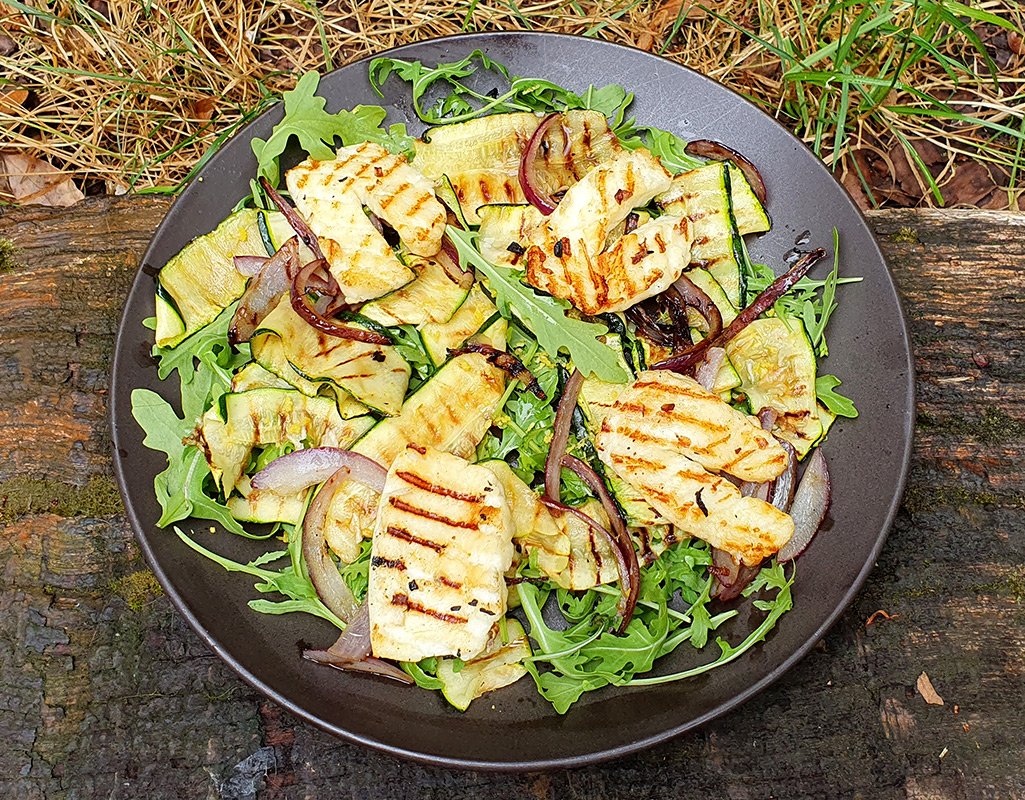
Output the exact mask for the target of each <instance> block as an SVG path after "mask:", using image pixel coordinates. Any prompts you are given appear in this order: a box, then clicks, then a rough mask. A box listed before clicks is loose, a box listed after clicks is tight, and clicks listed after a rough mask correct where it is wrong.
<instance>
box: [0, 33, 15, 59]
mask: <svg viewBox="0 0 1025 800" xmlns="http://www.w3.org/2000/svg"><path fill="white" fill-rule="evenodd" d="M17 49H18V45H17V43H16V42H15V41H14V39H12V38H11V37H10V36H8V35H7V34H6V33H4V32H3V30H0V56H9V55H11V53H13V52H14V51H15V50H17Z"/></svg>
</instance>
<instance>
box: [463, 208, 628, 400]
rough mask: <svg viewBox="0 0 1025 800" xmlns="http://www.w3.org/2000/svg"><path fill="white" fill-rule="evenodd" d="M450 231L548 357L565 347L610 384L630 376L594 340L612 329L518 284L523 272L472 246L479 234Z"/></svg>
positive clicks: (502, 306)
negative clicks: (581, 317) (574, 314)
mask: <svg viewBox="0 0 1025 800" xmlns="http://www.w3.org/2000/svg"><path fill="white" fill-rule="evenodd" d="M447 231H448V236H449V238H450V239H451V240H452V243H453V244H454V245H455V248H456V250H457V252H458V253H459V261H460V263H461V264H462V265H463V266H464V267H466V266H467V265H469V266H472V267H474V268H475V269H477V270H479V271H480V272H481V273H483V274H484V275H485V276H486V277H487V279H488V284H489V286H490V288H491V291H492V292H494V293H495V305H496V306H498V310H499V312H500V313H501V314H502V316H503V317H505V318H506V319H510V318H512V317H513V315H515V317H516V318H517V319H519V320H521V321H522V322H523V323H524V324H525V325H526V326H527V328H529V329H530V330H531V331H532V332H533V333H534V335H535V336H536V337H537V341H538V343H539V344H540V345H541V347H542V349H543V350H544V351H545V352H546V353H547V354H548V356H549V357H550V358H552V359H553V360H554V359H558V358H559V351H560V350H561V349H565V350H566V352H567V353H568V354H569V357H570V358H571V359H572V360H573V365H574V366H575V367H576V368H577V369H579V370H580V371H581V372H582V373H583V374H584V375H585V376H587V375H595V376H597V377H598V378H600V379H601V380H603V381H609V382H610V383H626V382H627V381H628V380H630V375H629V373H628V372H627V371H626V369H625V368H624V367H623V365H622V364H620V362H619V358H618V357H617V356H616V353H615V352H614V351H613V350H612V348H611V347H609V346H608V345H605V344H603V343H602V342H599V341H598V339H597V338H596V337H598V336H601V335H603V334H605V333H608V328H607V327H606V326H604V325H598V324H596V323H593V322H584V321H583V320H579V319H575V318H573V317H571V316H569V315H568V314H567V313H566V312H567V311H569V309H570V304H569V303H568V302H566V301H565V300H558V299H556V298H554V297H552V296H551V295H547V294H542V293H539V292H537V291H535V290H534V289H532V288H530V287H529V286H526V285H525V284H523V283H521V282H520V280H519V278H520V277H521V273H519V272H516V271H514V270H510V269H506V268H504V267H496V266H495V265H494V264H492V263H490V262H489V261H487V260H486V259H485V258H484V257H483V256H482V255H481V254H480V253H479V252H477V250H476V249H475V247H474V244H475V241H476V237H477V235H478V234H476V233H471V232H468V231H462V230H459V229H458V228H453V227H452V226H451V225H449V226H448V228H447Z"/></svg>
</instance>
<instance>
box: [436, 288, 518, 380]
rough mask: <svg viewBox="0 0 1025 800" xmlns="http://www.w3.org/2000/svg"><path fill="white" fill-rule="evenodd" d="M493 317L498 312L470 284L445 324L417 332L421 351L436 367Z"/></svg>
mask: <svg viewBox="0 0 1025 800" xmlns="http://www.w3.org/2000/svg"><path fill="white" fill-rule="evenodd" d="M496 313H498V309H497V308H496V307H495V304H494V303H492V302H491V298H489V297H488V295H487V292H485V291H484V289H482V288H481V285H480V284H479V283H474V284H473V286H472V287H471V288H470V291H469V293H468V294H467V296H466V300H465V301H464V302H463V304H462V305H461V306H459V308H458V309H457V310H456V312H455V313H454V314H453V315H452V317H451V318H450V319H449V320H448V321H447V322H441V323H439V322H429V323H427V324H426V325H424V326H423V327H422V328H421V329H420V338H421V340H422V341H423V343H424V349H425V350H427V355H428V356H430V358H431V361H433V362H434V365H435V366H436V367H440V366H441V365H442V364H444V363H445V360H446V359H447V358H448V351H449V350H455V349H456V348H458V347H461V346H462V345H463V343H464V342H465V341H466V340H467V339H468V338H470V337H471V336H473V335H474V334H475V333H477V332H478V331H479V330H480V329H481V328H482V327H483V325H484V323H485V322H487V321H488V320H489V319H490V318H491V317H492V316H494V315H495V314H496ZM499 349H504V347H503V348H499Z"/></svg>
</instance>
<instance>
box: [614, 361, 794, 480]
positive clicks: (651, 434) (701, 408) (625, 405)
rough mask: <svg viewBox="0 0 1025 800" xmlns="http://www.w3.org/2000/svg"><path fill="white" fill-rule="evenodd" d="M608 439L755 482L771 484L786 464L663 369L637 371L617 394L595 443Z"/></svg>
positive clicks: (758, 432)
mask: <svg viewBox="0 0 1025 800" xmlns="http://www.w3.org/2000/svg"><path fill="white" fill-rule="evenodd" d="M611 434H619V435H622V436H625V437H627V438H629V439H632V440H633V441H635V442H637V443H638V445H643V446H650V447H656V448H669V449H672V450H675V451H677V452H682V453H683V454H684V455H686V456H687V457H688V458H690V459H693V460H694V461H696V462H697V463H698V464H700V465H701V466H702V467H704V468H706V469H710V470H715V471H717V472H727V473H729V474H730V475H734V476H736V477H737V478H740V479H741V480H744V481H752V482H755V483H762V482H763V481H770V480H772V479H773V478H775V477H777V476H778V475H780V473H782V472H783V470H784V469H786V465H787V456H786V452H785V451H784V450H783V448H782V446H781V445H780V444H779V442H777V441H776V439H775V438H774V437H773V436H772V434H770V433H768V432H767V431H764V430H762V429H761V428H760V427H759V426H758V425H756V424H755V423H754V422H752V421H751V418H750V417H748V416H746V415H745V414H742V413H740V412H739V411H737V410H736V409H734V408H733V407H732V406H730V405H729V404H728V403H725V402H723V401H722V400H721V399H720V398H719V396H718V395H715V394H712V393H711V392H710V391H708V390H707V389H705V388H704V387H703V386H702V385H701V384H700V383H698V382H697V381H696V380H694V379H693V378H689V377H687V376H684V375H677V374H676V373H675V372H670V371H669V370H649V371H647V372H641V373H640V374H639V375H638V376H637V378H636V379H635V380H634V382H633V383H632V384H630V385H629V386H628V387H627V388H626V389H624V390H623V391H622V392H621V393H620V394H619V396H618V397H617V398H616V402H615V403H614V404H613V406H612V408H611V409H610V410H609V412H608V413H607V414H606V415H605V418H604V419H603V420H602V424H601V429H600V432H599V435H598V439H599V441H602V440H603V439H606V437H608V436H609V435H611ZM623 477H624V478H626V476H625V475H624V476H623ZM627 480H629V479H628V478H627Z"/></svg>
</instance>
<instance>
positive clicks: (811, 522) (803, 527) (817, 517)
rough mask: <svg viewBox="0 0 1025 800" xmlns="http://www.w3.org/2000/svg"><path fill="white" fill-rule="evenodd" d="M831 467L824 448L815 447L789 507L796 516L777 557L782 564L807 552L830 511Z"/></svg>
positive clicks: (793, 515) (792, 514)
mask: <svg viewBox="0 0 1025 800" xmlns="http://www.w3.org/2000/svg"><path fill="white" fill-rule="evenodd" d="M829 499H830V486H829V470H828V469H827V468H826V459H825V457H824V456H823V455H822V451H821V450H816V451H815V452H814V453H813V454H812V456H811V458H810V459H809V460H808V466H807V468H806V469H805V470H804V475H803V477H802V478H801V483H800V484H799V485H798V487H797V492H796V494H795V495H794V502H793V505H791V506H790V516H791V517H793V518H794V535H793V536H792V537H791V539H790V541H789V542H787V543H786V544H785V545H783V546H782V547H781V548H780V550H779V552H778V553H777V554H776V558H777V560H778V561H780V563H783V562H786V561H790V560H792V559H794V558H797V556H799V555H801V553H803V552H804V549H805V548H806V547H807V546H808V544H809V543H810V542H811V540H812V537H813V536H814V535H815V534H816V532H817V531H818V529H819V527H821V525H822V520H824V519H825V518H826V511H828V510H829Z"/></svg>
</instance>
